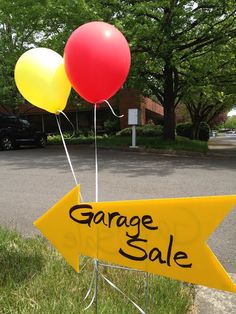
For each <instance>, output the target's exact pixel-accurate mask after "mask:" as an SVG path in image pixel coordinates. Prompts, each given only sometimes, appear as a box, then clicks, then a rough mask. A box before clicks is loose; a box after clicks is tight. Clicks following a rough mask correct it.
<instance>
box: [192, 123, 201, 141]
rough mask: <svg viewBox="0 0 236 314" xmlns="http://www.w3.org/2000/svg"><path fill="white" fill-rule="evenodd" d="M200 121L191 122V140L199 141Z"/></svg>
mask: <svg viewBox="0 0 236 314" xmlns="http://www.w3.org/2000/svg"><path fill="white" fill-rule="evenodd" d="M200 123H201V119H194V120H192V124H193V130H192V139H193V140H199V131H200Z"/></svg>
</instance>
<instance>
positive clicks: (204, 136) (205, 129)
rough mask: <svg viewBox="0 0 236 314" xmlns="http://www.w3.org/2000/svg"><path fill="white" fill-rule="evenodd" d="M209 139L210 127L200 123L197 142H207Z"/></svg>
mask: <svg viewBox="0 0 236 314" xmlns="http://www.w3.org/2000/svg"><path fill="white" fill-rule="evenodd" d="M209 137H210V127H209V125H208V124H207V123H206V122H201V123H200V128H199V140H200V141H206V142H207V141H208V140H209Z"/></svg>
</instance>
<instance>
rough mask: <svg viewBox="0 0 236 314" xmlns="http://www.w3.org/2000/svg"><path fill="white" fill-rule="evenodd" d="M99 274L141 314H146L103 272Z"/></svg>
mask: <svg viewBox="0 0 236 314" xmlns="http://www.w3.org/2000/svg"><path fill="white" fill-rule="evenodd" d="M99 274H100V275H101V276H102V278H103V279H104V280H106V282H107V283H109V285H110V286H112V288H114V289H116V290H117V291H118V292H120V293H121V294H122V295H123V296H124V297H126V298H127V299H128V300H129V301H130V302H131V303H132V304H133V305H134V306H135V307H136V308H137V309H138V310H139V312H140V313H142V314H145V312H144V311H143V310H142V309H141V307H140V306H138V304H136V303H135V302H134V301H133V300H131V299H130V298H129V297H128V296H127V295H126V294H125V293H124V292H123V291H122V290H121V289H120V288H118V287H117V286H116V285H115V284H114V283H113V282H111V281H110V280H109V279H107V278H106V277H105V276H104V275H103V274H102V273H101V272H99Z"/></svg>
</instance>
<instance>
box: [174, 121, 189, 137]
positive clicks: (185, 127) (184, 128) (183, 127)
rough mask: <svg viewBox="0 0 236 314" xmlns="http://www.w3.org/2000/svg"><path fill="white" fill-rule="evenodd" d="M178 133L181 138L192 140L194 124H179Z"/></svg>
mask: <svg viewBox="0 0 236 314" xmlns="http://www.w3.org/2000/svg"><path fill="white" fill-rule="evenodd" d="M176 133H177V135H179V136H184V137H187V138H191V137H192V123H190V122H186V123H179V124H177V126H176Z"/></svg>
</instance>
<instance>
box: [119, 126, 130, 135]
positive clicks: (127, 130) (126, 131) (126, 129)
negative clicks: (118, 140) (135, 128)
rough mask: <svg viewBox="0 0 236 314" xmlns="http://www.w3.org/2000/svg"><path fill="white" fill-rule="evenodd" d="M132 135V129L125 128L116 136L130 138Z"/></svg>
mask: <svg viewBox="0 0 236 314" xmlns="http://www.w3.org/2000/svg"><path fill="white" fill-rule="evenodd" d="M131 134H132V130H131V128H125V129H123V130H121V131H119V132H117V133H116V135H118V136H130V135H131Z"/></svg>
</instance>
